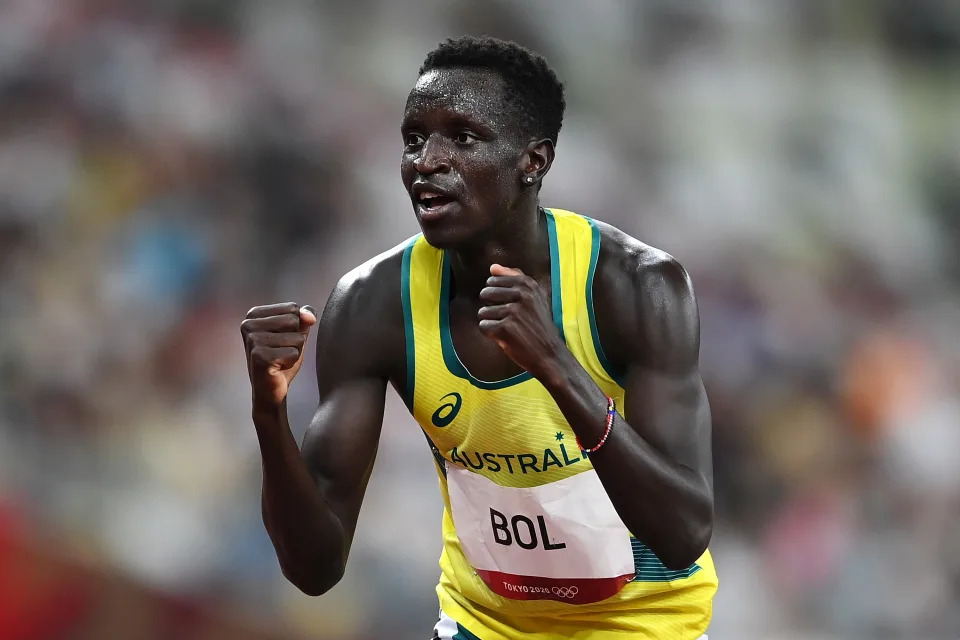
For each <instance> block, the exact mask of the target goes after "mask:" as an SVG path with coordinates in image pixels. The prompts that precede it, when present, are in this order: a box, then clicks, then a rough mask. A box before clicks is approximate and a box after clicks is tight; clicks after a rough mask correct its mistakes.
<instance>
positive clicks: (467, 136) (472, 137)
mask: <svg viewBox="0 0 960 640" xmlns="http://www.w3.org/2000/svg"><path fill="white" fill-rule="evenodd" d="M455 140H456V141H457V144H473V143H474V142H477V141H478V140H480V138H479V136H477V135H476V134H475V133H471V132H470V131H461V132H460V133H458V134H457V137H456V138H455Z"/></svg>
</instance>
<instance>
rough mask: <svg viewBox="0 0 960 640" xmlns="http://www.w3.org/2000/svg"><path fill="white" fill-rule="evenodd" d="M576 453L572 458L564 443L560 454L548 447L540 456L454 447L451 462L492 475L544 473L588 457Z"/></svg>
mask: <svg viewBox="0 0 960 640" xmlns="http://www.w3.org/2000/svg"><path fill="white" fill-rule="evenodd" d="M575 451H576V453H575V454H574V456H575V457H571V454H570V452H568V451H567V447H566V445H564V444H563V443H561V444H560V445H559V452H558V451H554V450H553V449H551V448H550V447H546V448H545V449H544V450H543V454H539V455H538V454H537V453H494V452H490V451H487V452H481V451H460V450H458V449H457V447H454V448H453V449H452V450H451V451H450V456H449V460H450V461H451V462H454V463H456V464H459V465H461V466H463V467H465V468H469V469H473V470H474V471H480V470H482V469H484V468H485V469H486V470H487V471H490V472H491V473H543V472H544V471H549V470H550V469H552V468H554V467H556V468H558V469H560V468H563V467H566V466H569V465H571V464H576V463H578V462H580V461H581V460H583V459H584V458H586V457H587V455H586V453H585V452H583V451H579V450H575Z"/></svg>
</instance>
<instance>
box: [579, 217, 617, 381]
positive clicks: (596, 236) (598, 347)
mask: <svg viewBox="0 0 960 640" xmlns="http://www.w3.org/2000/svg"><path fill="white" fill-rule="evenodd" d="M583 218H584V219H585V220H586V221H587V222H589V223H590V231H591V233H592V238H591V246H590V270H589V271H588V272H587V315H588V316H589V318H590V335H592V336H593V349H594V351H596V352H597V360H599V361H600V366H601V367H603V370H604V371H605V372H606V373H607V375H608V376H610V379H611V380H613V381H614V382H616V383H617V384H618V385H620V387H621V388H626V387H625V384H624V380H623V376H622V375H621V374H620V373H619V372H617V371H616V370H615V369H614V367H613V365H612V364H610V361H609V360H608V359H607V356H606V354H605V353H604V352H603V345H602V344H600V334H599V333H598V332H597V318H596V314H595V313H594V310H593V277H594V276H595V275H596V273H597V259H598V258H599V257H600V228H599V227H597V223H596V222H595V221H594V220H593V219H592V218H587V217H586V216H583Z"/></svg>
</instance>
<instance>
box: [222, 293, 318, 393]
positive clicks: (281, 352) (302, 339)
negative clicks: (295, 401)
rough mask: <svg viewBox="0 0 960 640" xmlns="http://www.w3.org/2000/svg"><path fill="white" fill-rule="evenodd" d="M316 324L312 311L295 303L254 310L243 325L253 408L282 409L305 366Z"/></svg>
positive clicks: (315, 316)
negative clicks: (304, 357)
mask: <svg viewBox="0 0 960 640" xmlns="http://www.w3.org/2000/svg"><path fill="white" fill-rule="evenodd" d="M316 322H317V313H316V311H314V310H313V309H312V308H311V307H307V306H304V307H301V306H300V305H298V304H296V303H294V302H285V303H283V304H270V305H266V306H263V307H254V308H253V309H250V311H248V312H247V317H246V319H245V320H244V321H243V322H241V323H240V334H241V335H242V336H243V345H244V347H245V349H246V352H247V371H248V372H249V374H250V385H251V386H252V387H253V402H254V405H261V406H262V405H266V406H280V405H281V404H283V401H284V400H285V399H286V397H287V390H288V389H289V388H290V382H291V381H292V380H293V378H294V377H295V376H296V375H297V372H298V371H300V365H302V364H303V346H304V345H305V344H306V342H307V336H308V335H309V334H310V327H312V326H313V325H314V324H316Z"/></svg>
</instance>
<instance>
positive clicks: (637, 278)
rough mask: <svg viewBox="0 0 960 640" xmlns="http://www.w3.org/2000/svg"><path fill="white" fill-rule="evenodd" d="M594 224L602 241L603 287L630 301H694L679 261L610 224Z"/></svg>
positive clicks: (599, 265)
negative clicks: (665, 297)
mask: <svg viewBox="0 0 960 640" xmlns="http://www.w3.org/2000/svg"><path fill="white" fill-rule="evenodd" d="M595 222H596V225H597V228H598V229H599V230H600V238H601V241H600V255H599V258H598V261H597V279H598V280H599V282H600V285H601V286H602V287H604V288H612V289H614V291H615V292H616V293H623V294H627V295H626V298H625V299H627V300H629V299H632V298H635V297H636V296H637V295H638V294H639V295H642V296H643V297H645V298H649V297H651V296H652V297H653V298H658V297H659V296H661V295H668V296H670V297H673V296H680V297H688V296H691V297H692V295H693V286H692V283H691V281H690V276H689V274H688V273H687V271H686V269H684V268H683V265H681V264H680V262H679V261H678V260H677V259H676V258H674V257H673V256H672V255H670V254H669V253H667V252H666V251H663V250H661V249H658V248H656V247H654V246H651V245H649V244H646V243H645V242H642V241H640V240H638V239H636V238H634V237H633V236H631V235H629V234H627V233H625V232H624V231H621V230H620V229H618V228H617V227H615V226H613V225H611V224H607V223H605V222H601V221H599V220H597V221H595Z"/></svg>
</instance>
